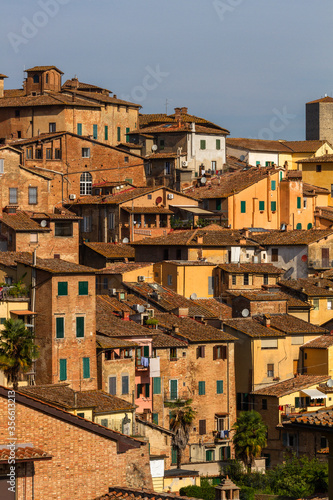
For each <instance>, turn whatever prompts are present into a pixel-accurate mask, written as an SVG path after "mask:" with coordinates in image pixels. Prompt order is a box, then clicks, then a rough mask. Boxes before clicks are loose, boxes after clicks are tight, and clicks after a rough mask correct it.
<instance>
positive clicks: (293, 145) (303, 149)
mask: <svg viewBox="0 0 333 500" xmlns="http://www.w3.org/2000/svg"><path fill="white" fill-rule="evenodd" d="M325 143H327V141H326V140H314V141H311V140H310V141H283V143H282V144H284V145H285V146H287V147H288V148H289V149H291V150H292V152H293V153H315V152H316V151H317V150H318V149H319V148H320V147H321V146H323V144H325Z"/></svg>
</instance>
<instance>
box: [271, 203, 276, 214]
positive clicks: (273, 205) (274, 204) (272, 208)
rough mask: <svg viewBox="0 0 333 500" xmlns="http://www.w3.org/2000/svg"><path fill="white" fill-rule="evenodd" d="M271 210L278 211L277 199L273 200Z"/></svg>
mask: <svg viewBox="0 0 333 500" xmlns="http://www.w3.org/2000/svg"><path fill="white" fill-rule="evenodd" d="M271 211H272V212H276V201H271Z"/></svg>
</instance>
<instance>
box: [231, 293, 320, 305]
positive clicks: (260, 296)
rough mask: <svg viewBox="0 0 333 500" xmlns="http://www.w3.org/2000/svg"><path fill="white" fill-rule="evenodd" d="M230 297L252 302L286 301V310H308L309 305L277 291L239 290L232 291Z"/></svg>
mask: <svg viewBox="0 0 333 500" xmlns="http://www.w3.org/2000/svg"><path fill="white" fill-rule="evenodd" d="M229 293H231V295H235V296H236V295H237V296H238V295H240V296H242V297H245V298H246V299H248V300H251V301H252V300H253V301H260V302H266V301H269V302H271V301H275V300H286V301H287V303H288V308H302V309H304V308H305V309H310V307H311V305H310V304H309V303H308V302H306V301H305V300H301V299H299V298H297V297H295V296H293V295H291V294H289V293H285V292H282V291H281V290H279V289H277V290H274V291H266V290H249V291H247V290H244V291H243V290H241V291H237V292H235V291H234V290H232V291H231V292H230V291H229Z"/></svg>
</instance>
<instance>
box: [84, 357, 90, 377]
mask: <svg viewBox="0 0 333 500" xmlns="http://www.w3.org/2000/svg"><path fill="white" fill-rule="evenodd" d="M82 362H83V378H90V358H82Z"/></svg>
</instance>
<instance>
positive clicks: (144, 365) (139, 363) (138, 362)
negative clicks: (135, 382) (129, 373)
mask: <svg viewBox="0 0 333 500" xmlns="http://www.w3.org/2000/svg"><path fill="white" fill-rule="evenodd" d="M144 360H147V361H144ZM135 369H136V370H138V371H140V372H145V371H148V370H149V358H140V359H139V358H136V359H135Z"/></svg>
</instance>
